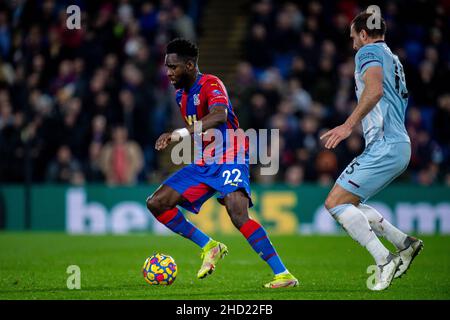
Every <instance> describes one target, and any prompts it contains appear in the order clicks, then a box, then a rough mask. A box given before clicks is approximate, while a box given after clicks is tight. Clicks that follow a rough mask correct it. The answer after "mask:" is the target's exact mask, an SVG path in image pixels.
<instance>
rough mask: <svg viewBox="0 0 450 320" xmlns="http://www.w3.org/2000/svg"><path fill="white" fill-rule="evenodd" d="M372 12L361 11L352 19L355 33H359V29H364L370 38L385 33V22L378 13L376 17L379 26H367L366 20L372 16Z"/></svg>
mask: <svg viewBox="0 0 450 320" xmlns="http://www.w3.org/2000/svg"><path fill="white" fill-rule="evenodd" d="M373 14H374V13H367V12H365V11H364V12H361V13H360V14H358V15H357V16H356V17H355V18H354V19H353V21H352V23H351V24H352V25H353V28H354V29H355V31H356V33H360V32H361V30H365V31H366V32H367V35H368V36H369V37H371V38H376V37H381V36H384V35H385V34H386V22H385V21H384V19H383V17H382V16H381V15H378V17H376V18H378V19H380V26H379V28H376V27H373V28H369V26H368V23H367V22H368V20H369V18H371V17H372V15H373Z"/></svg>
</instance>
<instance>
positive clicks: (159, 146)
mask: <svg viewBox="0 0 450 320" xmlns="http://www.w3.org/2000/svg"><path fill="white" fill-rule="evenodd" d="M171 135H172V133H171V132H170V133H169V132H166V133H163V134H162V135H161V136H160V137H159V138H158V140H156V143H155V149H156V150H158V151H159V150H164V149H165V148H167V146H168V145H169V143H170V142H171Z"/></svg>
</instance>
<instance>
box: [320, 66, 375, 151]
mask: <svg viewBox="0 0 450 320" xmlns="http://www.w3.org/2000/svg"><path fill="white" fill-rule="evenodd" d="M363 81H364V90H363V92H362V93H361V97H360V98H359V102H358V105H357V106H356V108H355V110H353V112H352V114H351V115H350V116H349V117H348V118H347V120H346V121H345V122H344V124H342V125H340V126H337V127H335V128H334V129H331V130H330V131H328V132H326V133H325V134H323V135H322V136H321V137H320V139H321V140H322V139H327V140H326V143H325V148H327V149H334V148H336V146H337V145H338V144H339V143H340V142H341V141H342V140H344V139H346V138H348V136H350V134H351V133H352V131H353V129H354V128H355V126H356V125H357V124H358V123H359V122H360V121H361V120H362V119H363V118H364V117H365V116H366V115H367V114H368V113H369V112H370V111H371V110H372V109H373V108H374V107H375V105H376V104H377V102H378V101H380V99H381V97H382V96H383V68H382V67H381V66H373V67H370V68H368V69H367V70H366V71H365V72H364V75H363Z"/></svg>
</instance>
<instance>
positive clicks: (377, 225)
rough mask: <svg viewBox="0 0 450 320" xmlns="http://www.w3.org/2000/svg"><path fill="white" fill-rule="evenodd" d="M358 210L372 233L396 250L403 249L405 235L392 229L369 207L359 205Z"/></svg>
mask: <svg viewBox="0 0 450 320" xmlns="http://www.w3.org/2000/svg"><path fill="white" fill-rule="evenodd" d="M358 209H360V210H361V211H362V212H363V213H364V215H365V216H366V217H367V220H369V224H370V226H371V227H372V229H373V231H375V233H376V234H377V235H379V236H382V237H385V238H386V239H387V240H388V241H389V242H391V243H392V244H393V245H394V246H395V247H396V248H397V249H399V250H402V249H405V240H406V238H407V235H406V234H404V233H403V232H401V231H400V230H399V229H397V228H396V227H394V226H393V225H392V224H391V223H390V222H389V221H387V220H386V219H384V218H383V216H382V215H381V214H380V213H379V212H378V211H377V210H375V209H374V208H372V207H371V206H368V205H366V204H362V203H361V204H359V205H358Z"/></svg>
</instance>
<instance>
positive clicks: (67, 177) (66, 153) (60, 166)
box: [47, 145, 81, 183]
mask: <svg viewBox="0 0 450 320" xmlns="http://www.w3.org/2000/svg"><path fill="white" fill-rule="evenodd" d="M80 172H81V165H80V163H79V162H78V160H76V159H74V158H73V156H72V152H71V151H70V149H69V147H68V146H67V145H63V146H61V147H60V148H59V149H58V152H57V156H56V159H54V160H53V161H52V162H51V163H50V165H49V167H48V170H47V181H48V182H52V183H71V182H72V181H73V180H72V179H74V178H75V177H74V175H75V174H78V175H79V173H80Z"/></svg>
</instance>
